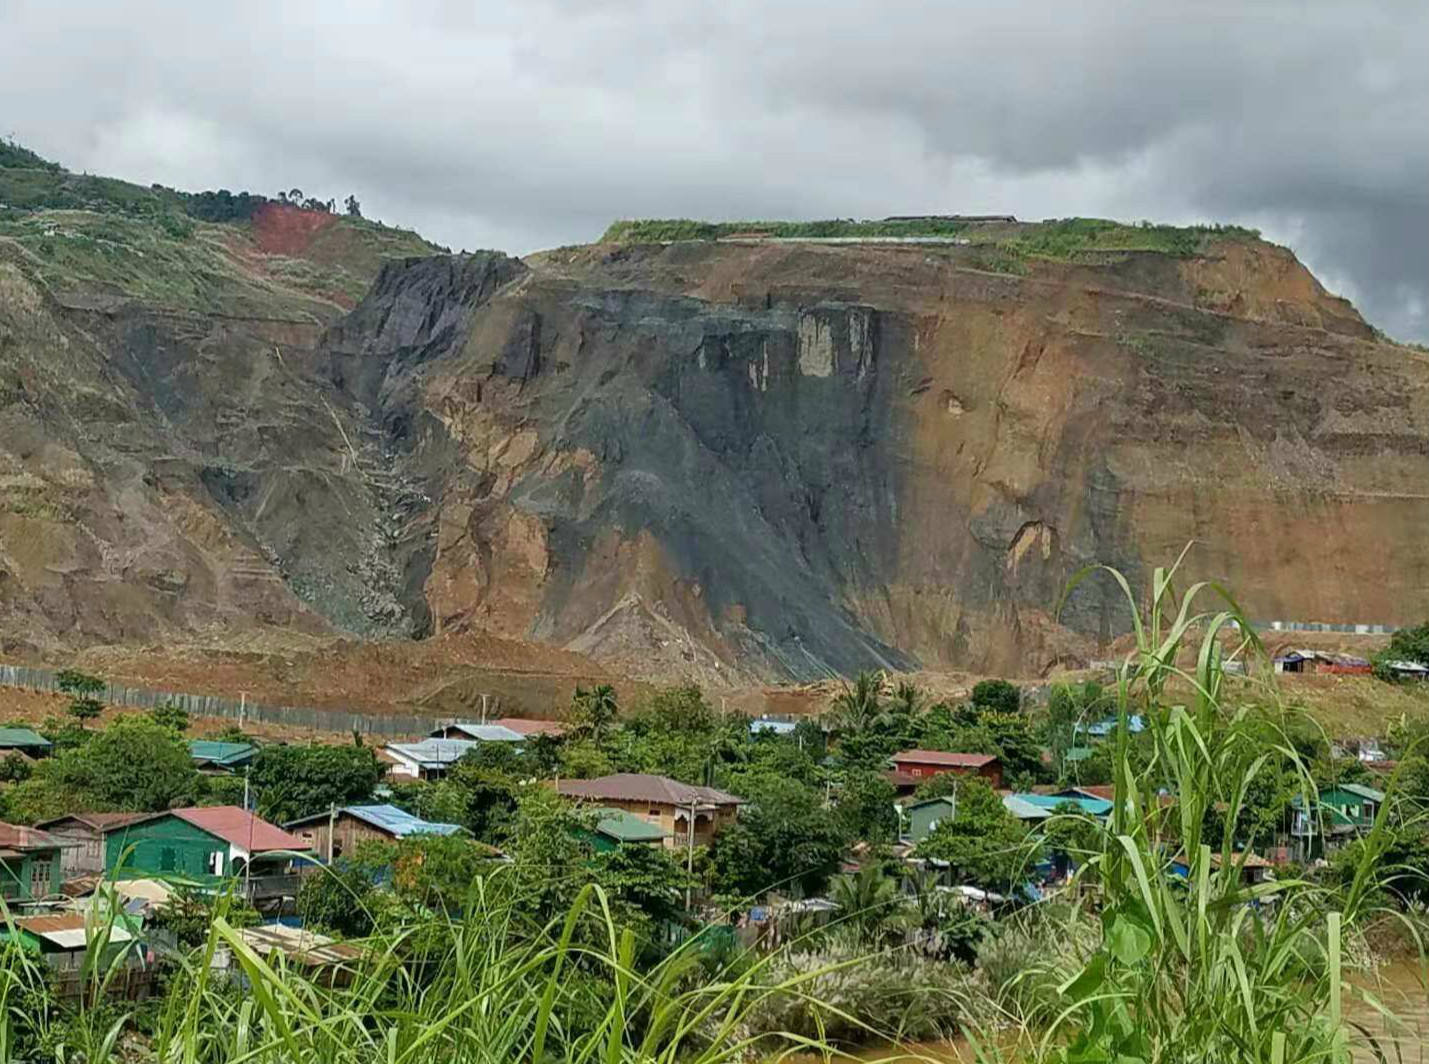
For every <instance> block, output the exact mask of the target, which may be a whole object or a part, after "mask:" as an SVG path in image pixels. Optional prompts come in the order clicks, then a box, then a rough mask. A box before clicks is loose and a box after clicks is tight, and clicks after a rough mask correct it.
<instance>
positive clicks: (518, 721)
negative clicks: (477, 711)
mask: <svg viewBox="0 0 1429 1064" xmlns="http://www.w3.org/2000/svg"><path fill="white" fill-rule="evenodd" d="M491 723H493V724H500V725H501V726H502V727H503V728H510V729H511V730H512V731H514V732H520V733H521V734H522V735H565V734H566V726H565V725H564V724H562V723H561V722H560V721H558V720H531V719H530V718H528V717H500V718H498V719H496V720H494V721H492V722H491Z"/></svg>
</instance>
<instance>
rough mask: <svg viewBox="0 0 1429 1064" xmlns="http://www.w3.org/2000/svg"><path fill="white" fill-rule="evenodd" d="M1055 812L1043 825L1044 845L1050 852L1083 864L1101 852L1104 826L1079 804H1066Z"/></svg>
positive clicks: (1062, 804)
mask: <svg viewBox="0 0 1429 1064" xmlns="http://www.w3.org/2000/svg"><path fill="white" fill-rule="evenodd" d="M1052 813H1053V815H1052V816H1051V817H1050V818H1048V819H1047V820H1046V821H1045V822H1044V823H1043V825H1042V845H1043V846H1044V848H1045V849H1046V850H1047V851H1048V852H1049V853H1051V854H1053V855H1058V854H1060V855H1062V856H1065V857H1068V858H1070V859H1071V860H1073V861H1077V862H1079V863H1080V862H1083V861H1085V860H1086V859H1087V856H1088V855H1089V854H1093V853H1099V852H1100V851H1101V848H1102V840H1103V838H1104V836H1105V832H1104V831H1103V829H1102V826H1101V825H1100V824H1099V823H1097V821H1096V820H1095V819H1093V818H1092V817H1090V816H1088V815H1087V814H1086V813H1084V812H1082V810H1081V807H1080V806H1078V805H1077V804H1076V803H1075V802H1062V803H1060V804H1059V805H1058V806H1057V807H1056V808H1055V809H1053V810H1052Z"/></svg>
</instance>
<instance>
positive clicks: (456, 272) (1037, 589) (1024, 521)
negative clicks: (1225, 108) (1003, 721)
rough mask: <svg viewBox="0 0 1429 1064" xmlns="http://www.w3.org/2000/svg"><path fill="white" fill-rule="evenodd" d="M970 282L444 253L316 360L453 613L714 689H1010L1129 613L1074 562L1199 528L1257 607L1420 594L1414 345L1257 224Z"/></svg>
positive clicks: (948, 257) (716, 248) (1324, 613)
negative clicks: (337, 386)
mask: <svg viewBox="0 0 1429 1064" xmlns="http://www.w3.org/2000/svg"><path fill="white" fill-rule="evenodd" d="M984 262H985V258H984V256H983V251H982V249H979V248H953V247H940V248H936V249H932V248H926V247H912V248H910V247H883V246H868V245H865V246H854V247H843V246H836V247H829V246H814V245H808V244H779V245H769V244H728V243H710V242H703V243H696V242H688V243H679V244H672V245H665V246H656V245H646V246H625V247H614V246H598V247H592V248H582V249H576V250H567V251H562V252H553V253H548V254H545V255H542V256H537V257H535V258H534V259H533V260H532V261H531V262H530V263H528V264H525V265H522V264H519V263H515V262H513V261H512V260H509V259H503V258H500V257H497V256H482V257H478V258H475V259H469V260H466V261H463V262H458V263H453V262H451V261H449V260H432V261H427V262H422V263H412V264H409V265H407V266H404V267H400V268H399V267H395V266H393V267H389V268H388V270H387V271H386V272H385V273H384V274H383V276H382V277H381V278H379V281H378V283H377V285H376V287H375V288H374V291H373V293H372V294H371V295H370V296H369V297H368V299H367V300H365V301H364V303H363V304H361V305H360V306H359V307H358V308H357V310H356V311H355V312H354V313H353V315H351V316H350V317H349V318H347V319H345V320H344V321H343V322H342V323H340V325H339V326H337V327H336V328H335V329H334V330H332V331H331V332H330V333H329V335H328V336H327V337H326V339H325V340H324V341H323V343H322V345H321V346H322V347H323V348H324V349H325V350H326V351H328V352H329V357H330V358H331V359H332V361H333V366H334V367H336V368H335V369H334V371H333V372H334V375H335V376H337V377H339V378H341V379H343V380H344V381H345V382H347V385H348V386H349V387H352V386H353V382H355V381H357V380H359V379H361V382H362V383H361V385H360V386H359V387H358V388H357V393H358V395H359V398H360V401H361V402H362V403H363V404H364V405H367V406H370V407H374V408H381V409H385V410H387V411H388V415H387V416H388V417H389V418H391V419H394V423H397V424H400V425H402V426H403V430H402V431H404V432H406V433H408V435H409V443H408V447H409V449H408V454H409V455H410V457H409V458H408V459H406V461H407V462H408V468H411V467H412V463H416V464H417V465H424V467H425V468H424V472H423V476H424V477H425V478H426V483H427V489H426V490H427V494H428V495H429V496H430V497H431V498H432V499H433V503H432V506H431V508H430V510H429V511H428V512H427V514H426V516H425V518H424V519H425V520H427V521H429V522H430V526H431V527H430V533H429V535H430V536H431V547H430V554H429V557H428V558H427V559H424V562H423V564H424V565H425V566H426V567H427V575H426V577H425V580H424V581H423V605H424V608H426V609H429V610H430V613H431V617H432V624H433V629H434V630H453V629H456V630H460V629H463V628H478V629H482V630H488V631H493V632H496V633H499V634H507V635H528V636H535V637H538V638H541V639H545V640H550V641H554V642H557V643H560V644H563V645H568V646H571V647H573V648H576V649H580V650H583V651H586V652H588V653H590V654H592V655H594V656H596V657H599V658H604V659H606V660H609V661H613V662H617V663H619V664H622V665H624V666H626V667H630V668H634V669H636V670H638V671H644V672H660V671H684V672H687V673H693V674H696V675H700V676H704V677H706V678H711V679H713V678H714V677H724V678H726V679H736V678H739V677H741V676H744V677H748V676H751V675H758V676H775V677H778V676H784V677H797V678H804V677H810V676H817V675H819V674H821V673H822V672H823V671H824V670H826V669H833V670H836V671H848V670H850V669H854V668H858V667H863V666H870V665H890V666H895V667H909V666H911V665H913V664H914V663H921V664H922V665H924V666H931V667H940V666H943V667H946V666H956V667H972V668H977V669H983V670H1009V671H1026V670H1028V669H1041V668H1043V667H1045V666H1046V665H1048V664H1049V663H1051V662H1052V661H1053V660H1056V659H1057V658H1058V657H1059V656H1064V655H1065V656H1067V657H1068V658H1069V659H1070V660H1076V659H1077V658H1079V657H1082V658H1084V657H1085V656H1087V655H1089V654H1091V653H1093V647H1094V645H1095V643H1096V642H1097V641H1099V640H1105V639H1106V638H1108V637H1110V636H1113V635H1115V634H1117V633H1119V632H1120V631H1122V630H1123V629H1124V627H1125V625H1126V623H1127V620H1128V619H1127V617H1126V615H1125V613H1124V611H1123V609H1122V607H1121V606H1120V604H1119V602H1118V600H1117V597H1116V596H1115V595H1113V594H1111V593H1110V592H1109V591H1105V592H1104V591H1103V589H1101V588H1094V587H1092V586H1087V587H1086V588H1085V590H1083V591H1080V592H1078V594H1077V595H1076V596H1075V597H1074V598H1073V600H1072V601H1071V603H1070V604H1069V606H1068V609H1067V611H1066V614H1065V615H1064V617H1063V620H1064V621H1065V622H1066V626H1065V627H1063V626H1059V625H1055V624H1054V623H1052V620H1051V618H1050V617H1049V615H1048V611H1049V608H1050V606H1051V604H1053V603H1054V602H1055V601H1056V599H1057V596H1058V593H1059V591H1060V589H1061V587H1062V586H1063V584H1064V582H1065V580H1066V578H1067V577H1068V576H1069V575H1070V574H1071V573H1072V572H1074V571H1075V570H1077V569H1078V568H1079V567H1081V566H1082V565H1084V564H1086V563H1088V562H1091V561H1105V562H1109V563H1111V564H1114V565H1117V566H1118V567H1120V568H1121V569H1122V570H1123V571H1125V572H1127V573H1128V575H1129V576H1131V577H1132V579H1133V580H1134V581H1135V580H1138V579H1140V578H1142V577H1144V576H1145V575H1146V574H1147V570H1148V567H1149V566H1150V565H1153V564H1158V563H1162V562H1164V561H1166V560H1168V559H1169V558H1171V557H1173V556H1174V555H1175V554H1176V553H1177V552H1178V551H1179V550H1180V549H1181V547H1182V546H1184V544H1185V543H1186V542H1187V541H1188V540H1191V539H1195V540H1197V541H1199V544H1200V545H1199V546H1198V548H1197V549H1196V551H1195V553H1194V555H1193V564H1192V569H1193V571H1194V572H1195V573H1197V574H1200V575H1206V576H1213V577H1216V578H1219V579H1224V580H1227V581H1229V583H1230V585H1231V586H1233V587H1235V588H1237V589H1238V592H1239V593H1240V594H1241V596H1242V597H1243V599H1244V602H1243V605H1244V607H1245V609H1246V610H1247V611H1248V612H1250V613H1251V614H1252V615H1253V616H1256V617H1262V618H1267V619H1269V618H1285V619H1317V620H1346V621H1366V622H1377V623H1395V622H1399V621H1402V620H1407V619H1410V618H1413V617H1415V616H1419V615H1422V613H1423V611H1424V610H1425V608H1426V607H1429V592H1426V589H1429V537H1425V536H1423V535H1422V533H1421V529H1422V528H1423V526H1424V521H1425V518H1426V517H1429V495H1426V492H1429V477H1426V473H1429V457H1426V441H1429V365H1426V362H1425V359H1424V357H1423V356H1422V354H1419V353H1417V352H1413V351H1409V350H1406V349H1403V348H1400V347H1397V346H1394V345H1390V344H1386V343H1382V342H1378V341H1377V340H1376V339H1375V338H1374V336H1373V333H1372V331H1371V330H1370V329H1369V328H1368V327H1367V326H1365V324H1364V323H1363V322H1362V321H1361V320H1360V319H1359V317H1358V315H1356V314H1355V313H1354V311H1353V309H1352V308H1350V307H1349V306H1348V305H1347V304H1346V303H1344V302H1343V301H1342V300H1338V299H1335V298H1333V297H1330V296H1329V295H1327V294H1326V293H1325V292H1324V291H1323V289H1321V288H1320V286H1319V285H1318V284H1316V283H1315V281H1314V279H1313V278H1312V277H1310V275H1309V274H1308V273H1306V271H1305V270H1304V269H1303V268H1302V267H1301V266H1300V265H1299V264H1298V263H1297V262H1296V261H1295V260H1294V258H1293V256H1291V255H1290V254H1289V253H1288V252H1286V251H1284V250H1283V249H1280V248H1275V247H1272V246H1270V245H1266V244H1263V243H1260V242H1256V241H1247V240H1244V239H1234V240H1231V239H1227V240H1223V241H1216V240H1212V241H1210V242H1209V243H1208V244H1207V246H1206V247H1205V248H1204V250H1203V251H1202V252H1201V253H1200V254H1197V255H1195V256H1189V257H1171V256H1166V255H1161V254H1143V253H1135V252H1128V253H1122V254H1116V255H1110V256H1101V257H1099V258H1098V259H1097V261H1094V262H1080V263H1075V262H1059V261H1047V260H1038V259H1032V260H1028V262H1027V265H1026V266H1025V267H1024V269H1023V270H1022V272H1020V273H999V272H992V271H989V270H987V269H984V268H982V266H983V264H984ZM379 371H380V373H381V376H380V378H379V377H377V376H376V374H377V373H378V372H379ZM408 426H410V427H408ZM436 453H441V454H444V455H448V456H449V457H447V458H444V459H443V460H442V461H440V462H435V463H434V462H432V461H431V459H430V456H431V455H433V454H436Z"/></svg>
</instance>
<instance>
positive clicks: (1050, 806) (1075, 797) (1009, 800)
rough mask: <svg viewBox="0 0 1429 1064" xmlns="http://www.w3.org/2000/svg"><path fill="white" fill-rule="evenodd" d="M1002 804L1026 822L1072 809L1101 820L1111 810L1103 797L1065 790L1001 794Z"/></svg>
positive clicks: (1043, 818) (1038, 821)
mask: <svg viewBox="0 0 1429 1064" xmlns="http://www.w3.org/2000/svg"><path fill="white" fill-rule="evenodd" d="M1002 805H1003V808H1005V809H1006V810H1007V811H1008V812H1009V813H1011V814H1012V815H1013V816H1015V817H1016V818H1017V819H1018V820H1021V821H1022V822H1024V823H1028V824H1037V823H1041V822H1042V821H1044V820H1049V819H1051V818H1052V817H1054V816H1060V815H1061V813H1062V812H1070V811H1071V810H1073V809H1074V810H1076V811H1077V812H1079V813H1085V814H1086V815H1087V816H1090V817H1094V818H1096V819H1098V820H1103V819H1105V818H1106V817H1107V815H1108V814H1110V813H1111V810H1112V803H1111V802H1110V801H1108V800H1107V799H1105V798H1096V797H1092V796H1090V795H1085V794H1080V793H1077V794H1070V793H1067V792H1065V791H1064V792H1062V793H1060V794H1007V795H1003V798H1002Z"/></svg>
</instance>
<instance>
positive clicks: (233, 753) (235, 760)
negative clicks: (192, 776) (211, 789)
mask: <svg viewBox="0 0 1429 1064" xmlns="http://www.w3.org/2000/svg"><path fill="white" fill-rule="evenodd" d="M257 753H258V748H257V747H255V746H254V745H253V744H252V743H224V742H219V741H218V740H216V739H190V740H189V756H190V757H191V758H193V762H194V767H195V768H196V769H198V770H199V771H200V772H202V773H203V774H204V775H206V776H229V775H232V774H233V773H234V772H237V771H238V770H239V769H242V768H247V767H248V766H249V765H250V764H252V762H253V758H254V756H255V755H256V754H257Z"/></svg>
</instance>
